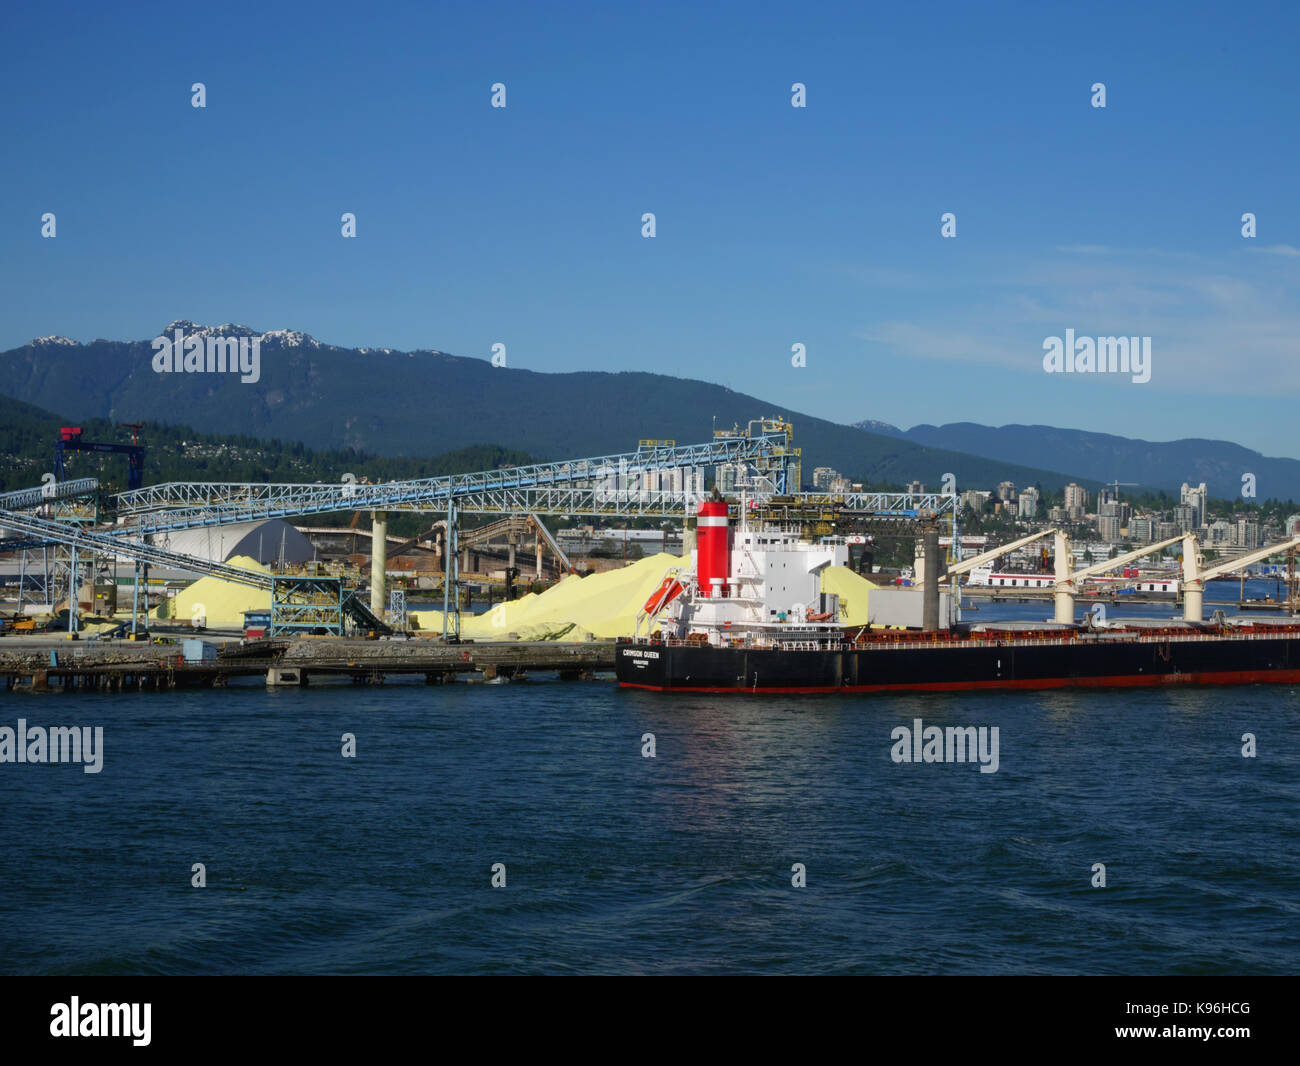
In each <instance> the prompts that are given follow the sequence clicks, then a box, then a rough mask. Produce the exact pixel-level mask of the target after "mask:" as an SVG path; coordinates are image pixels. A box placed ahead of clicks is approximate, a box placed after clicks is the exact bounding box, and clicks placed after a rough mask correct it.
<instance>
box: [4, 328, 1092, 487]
mask: <svg viewBox="0 0 1300 1066" xmlns="http://www.w3.org/2000/svg"><path fill="white" fill-rule="evenodd" d="M178 329H179V330H181V331H183V333H184V334H186V335H190V334H192V333H196V332H197V333H203V334H208V335H213V336H217V335H220V336H226V337H237V336H250V335H255V334H254V331H253V330H250V329H248V328H247V327H244V326H236V325H224V326H217V327H204V326H196V325H195V324H194V323H192V322H188V321H184V320H180V321H176V322H173V323H171V324H170V325H168V326H167V327H166V329H165V330H164V331H163V333H162V334H161V335H162V336H166V337H172V336H174V332H175V331H176V330H178ZM260 336H261V337H262V338H263V339H262V343H261V366H260V377H259V380H258V381H257V382H256V383H255V384H242V383H241V382H240V381H239V376H238V375H236V374H232V373H224V374H217V373H174V372H173V373H158V372H155V370H154V369H153V365H152V360H153V356H154V349H153V347H152V345H151V342H150V341H148V340H145V341H130V342H124V341H107V340H96V341H92V342H91V343H89V344H79V343H77V342H75V341H72V340H69V339H68V338H65V337H46V338H42V339H40V340H37V341H33V342H32V343H31V344H28V345H25V346H23V347H21V348H15V349H13V350H11V351H8V352H5V353H2V354H0V394H3V395H6V396H10V397H13V398H15V399H18V400H21V401H24V402H26V403H29V404H34V405H36V406H37V407H40V408H43V409H45V410H49V411H59V412H62V413H64V414H66V415H67V416H68V417H70V418H91V417H99V418H105V419H111V420H113V421H117V422H134V421H137V420H148V419H154V420H157V421H176V422H183V423H185V424H187V425H190V426H193V427H194V428H195V429H198V430H200V431H202V432H206V433H220V434H242V435H247V436H250V437H260V438H275V439H279V440H283V441H301V442H303V443H304V444H306V445H307V446H309V447H312V448H318V449H331V448H341V447H354V448H358V449H362V450H365V451H367V452H371V453H375V454H379V455H387V456H428V455H437V454H442V453H445V452H448V451H451V450H452V449H457V448H465V447H469V446H472V445H499V446H502V447H505V448H512V449H517V450H519V451H524V452H527V453H529V454H530V455H532V456H534V457H536V458H538V459H562V458H566V457H570V456H590V455H604V454H610V453H615V452H626V451H634V450H635V449H636V446H637V442H638V441H639V440H641V439H643V438H654V439H660V440H662V439H672V440H677V441H680V442H682V443H695V442H699V441H704V440H707V439H709V437H710V435H711V433H712V431H713V428H714V426H715V424H716V425H717V427H718V428H723V427H727V428H730V427H731V426H732V425H733V424H735V423H740V424H742V425H743V424H744V423H746V422H748V421H749V420H750V419H753V418H760V417H764V416H775V415H784V416H786V417H787V418H788V419H789V420H790V421H791V422H792V423H793V424H794V427H795V444H796V445H797V446H799V447H801V448H802V449H803V459H804V471H805V480H811V477H812V469H813V467H814V466H833V467H835V468H836V469H838V470H841V471H843V472H844V473H845V474H846V475H849V476H851V477H853V478H854V479H857V480H863V481H866V482H867V483H869V484H873V485H877V486H878V485H881V484H895V485H897V484H902V483H903V482H906V481H908V480H910V479H913V478H919V479H921V480H922V481H924V482H925V483H926V484H927V485H929V486H933V487H937V486H938V485H939V483H940V480H941V478H942V476H943V474H945V473H949V472H951V473H952V474H954V475H955V477H956V478H957V483H958V484H959V485H990V484H996V483H997V482H998V481H1002V480H1007V479H1009V480H1012V481H1015V482H1016V483H1017V484H1029V483H1033V482H1040V483H1042V485H1043V486H1044V487H1045V488H1057V487H1059V486H1061V485H1063V484H1064V483H1065V482H1067V481H1069V480H1071V478H1080V477H1081V476H1082V475H1080V474H1078V473H1077V472H1076V471H1074V470H1073V469H1072V468H1069V467H1066V468H1065V469H1064V471H1060V472H1058V471H1052V470H1048V469H1045V468H1043V467H1039V466H1029V465H1027V464H1023V463H1019V462H1016V461H1015V460H1004V459H997V460H994V459H985V458H980V457H973V456H970V455H965V454H962V453H960V452H954V451H949V450H946V449H942V448H932V447H928V446H926V445H922V444H916V443H912V442H910V441H905V440H899V439H897V438H896V437H891V436H885V435H881V434H876V433H870V432H864V431H862V430H859V429H855V428H854V427H852V426H845V425H840V424H837V423H834V422H829V421H826V420H825V419H820V418H815V417H813V416H811V415H807V414H802V413H800V412H798V411H792V410H790V409H789V408H788V407H786V406H785V405H784V404H779V403H773V402H771V401H770V400H764V399H759V398H757V397H754V396H747V395H744V394H742V393H737V392H732V391H731V390H730V389H726V388H723V387H722V386H720V385H713V384H709V383H708V382H703V381H691V380H687V379H684V378H675V377H668V376H666V375H663V374H650V373H640V372H631V371H627V372H620V373H605V372H583V373H571V374H544V373H537V372H534V371H530V370H521V369H515V368H513V367H494V366H492V364H491V363H490V362H488V361H486V360H482V359H466V358H462V357H458V356H454V355H448V354H446V353H445V352H439V351H433V350H428V351H416V352H399V351H394V350H392V349H388V348H377V349H376V348H361V349H351V348H339V347H336V346H334V345H329V344H323V343H321V342H319V341H317V340H315V339H314V338H312V337H311V336H309V335H308V334H305V333H300V332H296V331H290V330H277V331H274V332H270V333H265V334H260Z"/></svg>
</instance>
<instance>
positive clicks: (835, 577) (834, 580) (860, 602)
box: [822, 566, 880, 626]
mask: <svg viewBox="0 0 1300 1066" xmlns="http://www.w3.org/2000/svg"><path fill="white" fill-rule="evenodd" d="M879 587H880V586H878V585H876V584H875V583H873V582H871V581H868V580H867V579H866V578H865V577H863V576H862V575H861V574H855V573H854V572H853V571H852V570H850V569H849V568H848V567H847V566H828V567H827V568H826V569H825V570H823V571H822V591H823V592H827V593H834V594H835V595H837V596H838V597H839V598H840V625H845V626H860V625H866V624H867V594H868V593H869V592H870V591H871V590H872V589H874V588H879Z"/></svg>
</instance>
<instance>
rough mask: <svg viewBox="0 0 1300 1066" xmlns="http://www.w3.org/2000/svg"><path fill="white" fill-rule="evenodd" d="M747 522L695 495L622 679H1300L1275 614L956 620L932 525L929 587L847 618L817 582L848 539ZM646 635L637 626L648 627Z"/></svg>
mask: <svg viewBox="0 0 1300 1066" xmlns="http://www.w3.org/2000/svg"><path fill="white" fill-rule="evenodd" d="M741 514H742V519H741V521H740V523H739V524H733V523H732V522H731V519H730V515H729V509H728V505H727V503H726V502H725V501H723V500H722V499H721V498H720V497H718V496H717V494H716V492H715V494H714V498H713V499H711V500H706V501H704V502H703V503H702V504H701V505H700V509H699V515H698V523H697V528H698V532H697V547H696V549H695V550H694V552H693V553H692V567H691V570H690V572H685V571H683V570H677V569H674V570H673V571H671V572H670V573H669V574H667V575H665V579H664V582H663V583H662V584H661V585H660V587H659V588H658V589H657V590H656V591H655V594H654V595H653V596H651V597H650V599H649V600H648V601H647V602H646V604H645V608H644V609H643V611H642V612H641V613H640V615H639V617H638V625H637V634H636V635H635V636H634V637H632V638H630V639H626V640H621V641H620V642H619V644H618V646H617V648H616V657H615V658H616V662H615V671H616V675H617V677H618V682H619V684H620V685H621V686H622V687H625V688H641V689H649V690H653V691H661V692H668V691H674V692H718V693H737V694H739V693H815V692H888V691H908V690H912V691H953V690H964V689H1047V688H1067V687H1109V686H1154V685H1170V684H1192V685H1206V684H1242V683H1249V682H1260V681H1273V682H1297V681H1300V625H1296V624H1292V623H1281V622H1277V621H1274V620H1272V619H1268V620H1261V619H1247V618H1234V619H1227V618H1225V617H1224V616H1223V615H1222V614H1217V615H1216V617H1215V619H1214V621H1211V622H1196V621H1183V620H1155V619H1131V620H1127V621H1114V622H1110V623H1106V622H1103V621H1100V620H1099V619H1097V618H1096V616H1092V617H1091V618H1090V619H1089V621H1087V622H1085V623H1083V624H1074V623H1063V622H1033V623H1024V622H1003V623H984V624H976V625H969V624H962V623H958V622H957V621H956V620H955V612H954V609H953V599H952V597H951V595H950V593H949V592H948V591H947V590H946V589H941V588H940V579H939V573H938V560H939V544H938V532H937V527H935V526H933V524H931V525H930V526H929V527H928V528H927V529H926V532H925V534H924V548H925V552H924V557H923V558H924V576H923V581H922V589H921V591H919V592H918V591H915V590H911V589H873V590H872V591H871V592H870V593H869V594H868V600H869V604H868V606H869V613H870V616H871V621H870V624H868V625H858V626H845V625H843V624H841V622H840V613H841V612H840V604H839V601H838V598H837V597H836V596H835V595H833V594H828V593H826V592H824V591H823V590H822V588H821V578H822V575H823V574H824V572H825V571H826V569H827V568H828V567H831V566H843V565H846V564H847V562H848V548H847V545H846V544H845V543H844V541H843V539H842V538H823V539H821V540H819V541H816V542H812V541H807V540H804V539H802V538H801V535H800V531H799V530H798V529H797V528H794V527H785V528H782V527H775V528H773V527H760V526H754V525H750V524H748V523H747V522H746V521H745V520H744V518H743V516H744V514H745V511H744V509H743V508H742V511H741ZM1197 603H1198V607H1199V599H1198V601H1197ZM643 627H644V628H645V629H646V632H644V633H643V632H641V630H642V628H643Z"/></svg>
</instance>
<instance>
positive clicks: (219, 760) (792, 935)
mask: <svg viewBox="0 0 1300 1066" xmlns="http://www.w3.org/2000/svg"><path fill="white" fill-rule="evenodd" d="M1022 613H1023V611H1022ZM1032 613H1033V610H1032V609H1031V610H1030V614H1032ZM1163 613H1169V612H1168V609H1165V610H1164V612H1163ZM985 616H986V617H987V616H989V615H988V614H986V615H985ZM19 716H22V717H25V718H26V719H27V720H28V721H29V722H30V723H31V724H46V725H56V724H57V725H102V726H103V727H104V732H105V738H104V744H105V764H104V769H103V771H102V772H101V773H100V774H98V775H90V774H84V773H82V771H81V769H80V768H79V767H76V766H31V765H11V764H5V765H0V971H3V972H6V973H92V974H98V973H167V974H172V973H183V974H191V973H285V972H288V973H422V972H435V973H445V972H468V973H536V972H553V973H587V972H612V973H711V972H758V973H778V972H781V973H784V972H830V973H891V974H893V973H1025V972H1031V973H1129V974H1137V973H1143V974H1145V973H1294V972H1295V971H1296V970H1297V969H1300V874H1298V871H1297V865H1298V864H1297V855H1298V854H1300V817H1298V815H1297V812H1298V811H1300V802H1298V801H1300V692H1297V690H1296V689H1295V688H1292V687H1290V686H1243V687H1234V688H1222V689H1197V690H1179V691H1152V692H1128V691H1116V692H1082V691H1081V692H1068V691H1067V692H1051V693H1042V694H1020V693H1018V694H970V695H966V694H961V695H916V696H907V697H900V696H894V695H877V696H854V697H841V696H833V697H829V696H828V697H761V698H753V697H748V698H720V697H701V696H683V697H664V696H661V695H656V694H652V693H642V692H630V691H629V692H622V691H619V690H618V689H617V688H616V687H614V686H613V685H612V684H611V683H608V682H588V683H560V682H551V683H546V682H529V683H524V684H514V685H501V686H484V685H457V686H448V687H425V686H424V685H417V684H393V685H389V686H387V687H384V688H379V689H375V688H354V687H352V686H350V685H342V686H337V687H313V688H309V689H306V690H300V691H293V690H274V691H268V690H265V689H264V688H262V687H261V686H258V685H250V686H248V687H233V688H231V689H229V690H226V691H214V692H197V693H167V694H153V693H145V694H132V695H115V696H62V695H46V696H30V695H29V696H17V695H9V696H4V697H0V725H4V724H8V725H11V726H12V725H13V724H14V723H15V721H16V719H17V718H18V717H19ZM915 718H920V719H922V720H923V722H924V723H925V724H927V725H929V724H933V725H940V726H945V725H974V726H998V727H999V741H1000V743H999V748H1000V752H999V754H1000V766H999V769H998V771H997V772H996V773H990V774H982V773H980V772H979V771H978V768H977V766H976V765H974V764H970V763H967V764H925V763H922V764H901V765H900V764H895V763H893V762H892V761H891V759H890V749H891V747H892V741H891V738H890V731H891V730H892V729H893V728H894V727H895V726H896V725H900V724H906V725H910V724H911V723H912V721H913V719H915ZM344 732H352V733H355V734H356V737H357V750H358V756H357V758H355V759H344V758H342V757H341V755H340V746H341V745H340V737H341V735H342V734H343V733H344ZM647 732H651V733H654V734H655V738H656V744H657V756H656V757H655V758H653V759H648V758H643V757H642V754H641V747H642V740H641V738H642V734H644V733H647ZM1246 732H1250V733H1253V734H1255V736H1256V737H1257V743H1258V751H1259V755H1258V757H1257V758H1254V759H1246V758H1243V757H1242V755H1241V747H1242V740H1241V738H1242V734H1243V733H1246ZM195 862H202V863H205V864H206V867H207V875H208V887H207V888H204V889H197V888H192V887H190V878H191V865H192V864H193V863H195ZM1098 862H1100V863H1105V864H1106V867H1107V882H1108V883H1107V887H1106V888H1104V889H1100V888H1093V887H1091V883H1090V882H1091V878H1092V866H1093V864H1094V863H1098ZM494 863H504V864H505V866H506V879H507V883H506V887H504V888H493V887H491V884H490V880H491V868H492V865H493V864H494ZM794 863H803V864H804V865H805V866H806V869H807V887H806V888H795V887H792V885H791V877H792V873H791V866H792V864H794Z"/></svg>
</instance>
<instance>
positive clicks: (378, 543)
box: [370, 511, 388, 618]
mask: <svg viewBox="0 0 1300 1066" xmlns="http://www.w3.org/2000/svg"><path fill="white" fill-rule="evenodd" d="M387 569H388V512H387V511H371V512H370V613H371V614H373V615H374V616H375V617H376V618H383V617H384V610H385V608H386V606H387V604H386V603H385V601H386V600H387V599H388V581H387V580H386V575H385V572H386V571H387Z"/></svg>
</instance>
